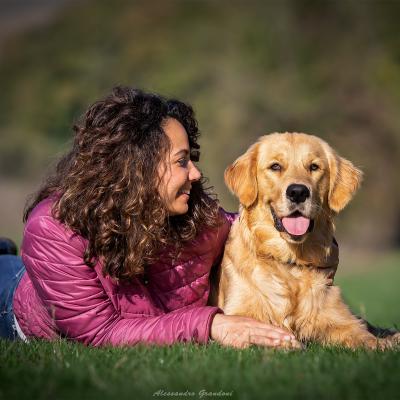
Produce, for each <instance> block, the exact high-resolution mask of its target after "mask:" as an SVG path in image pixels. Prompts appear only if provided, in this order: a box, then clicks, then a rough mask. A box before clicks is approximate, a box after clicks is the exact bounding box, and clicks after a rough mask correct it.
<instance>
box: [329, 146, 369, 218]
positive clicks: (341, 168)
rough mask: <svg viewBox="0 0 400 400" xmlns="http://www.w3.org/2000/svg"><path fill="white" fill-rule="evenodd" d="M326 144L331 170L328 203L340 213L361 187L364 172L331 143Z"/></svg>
mask: <svg viewBox="0 0 400 400" xmlns="http://www.w3.org/2000/svg"><path fill="white" fill-rule="evenodd" d="M325 145H326V147H325V149H326V152H327V156H328V161H329V170H330V177H329V195H328V203H329V208H330V209H331V210H333V211H335V212H336V213H338V212H339V211H341V210H342V209H343V208H344V207H345V206H346V205H347V203H348V202H349V201H350V200H351V199H352V197H353V196H354V194H355V192H356V191H357V189H358V188H359V187H360V185H361V181H362V176H363V173H362V171H360V170H359V169H358V168H356V167H355V166H354V165H353V164H352V163H351V162H350V161H349V160H346V159H345V158H343V157H340V156H339V155H338V154H337V153H336V152H335V151H334V150H333V149H332V148H331V147H330V146H329V145H327V144H326V143H325Z"/></svg>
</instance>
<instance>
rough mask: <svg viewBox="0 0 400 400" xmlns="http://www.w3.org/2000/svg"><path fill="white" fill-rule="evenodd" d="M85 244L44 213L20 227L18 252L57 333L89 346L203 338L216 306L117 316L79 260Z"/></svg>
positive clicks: (201, 340)
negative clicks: (22, 234) (23, 227)
mask: <svg viewBox="0 0 400 400" xmlns="http://www.w3.org/2000/svg"><path fill="white" fill-rule="evenodd" d="M84 249H85V242H84V240H83V239H82V238H81V237H79V236H77V235H74V234H73V233H72V232H71V231H69V230H68V229H67V228H66V227H65V226H64V225H62V224H60V223H59V222H58V221H57V220H55V219H54V218H52V217H51V216H49V215H36V216H33V217H31V218H30V219H29V221H28V223H27V225H26V227H25V234H24V241H23V245H22V258H23V261H24V264H25V266H26V269H27V272H28V274H29V277H30V279H31V280H32V283H33V285H34V288H35V290H36V292H37V293H38V295H39V297H40V299H41V300H42V302H43V304H44V305H45V307H46V309H47V310H48V312H49V313H50V315H51V317H52V318H53V320H54V322H55V325H56V327H57V329H58V330H59V332H60V334H62V335H63V336H66V337H67V338H70V339H73V340H77V341H80V342H83V343H85V344H87V345H93V346H101V345H114V346H117V345H134V344H136V343H153V344H172V343H174V342H185V341H195V342H198V343H206V342H207V341H208V339H209V334H210V326H211V322H212V318H213V316H214V315H215V314H216V313H217V312H219V309H218V308H216V307H207V306H204V307H194V308H191V309H182V310H176V311H174V312H171V313H167V314H163V315H159V316H138V317H134V318H129V319H125V318H122V317H121V316H120V315H119V313H118V311H117V310H116V308H115V307H114V305H113V302H112V301H111V299H110V297H109V295H108V294H107V292H106V290H105V288H104V287H103V286H102V283H101V281H100V279H99V278H98V276H97V273H96V271H95V270H94V269H93V268H90V267H88V266H87V265H85V264H84V262H83V253H84ZM148 301H149V302H151V301H152V300H151V299H150V298H149V299H148Z"/></svg>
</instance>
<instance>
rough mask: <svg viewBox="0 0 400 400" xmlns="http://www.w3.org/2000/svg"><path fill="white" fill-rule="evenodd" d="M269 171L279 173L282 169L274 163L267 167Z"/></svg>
mask: <svg viewBox="0 0 400 400" xmlns="http://www.w3.org/2000/svg"><path fill="white" fill-rule="evenodd" d="M269 169H272V171H280V170H281V169H282V167H281V166H280V164H278V163H274V164H272V165H271V166H270V167H269Z"/></svg>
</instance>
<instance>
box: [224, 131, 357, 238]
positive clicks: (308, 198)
mask: <svg viewBox="0 0 400 400" xmlns="http://www.w3.org/2000/svg"><path fill="white" fill-rule="evenodd" d="M361 178H362V173H361V171H360V170H358V169H357V168H355V167H354V165H353V164H352V163H351V162H350V161H348V160H346V159H344V158H342V157H340V156H338V155H337V154H336V152H335V151H334V150H333V149H332V148H331V147H330V146H329V145H328V144H327V143H326V142H324V141H323V140H321V139H319V138H317V137H315V136H312V135H306V134H303V133H273V134H270V135H265V136H263V137H261V138H260V139H259V141H258V142H257V143H255V144H254V145H253V146H251V147H250V148H249V149H248V151H247V152H246V153H245V154H244V155H242V156H241V157H239V158H238V159H237V160H236V161H235V162H234V163H233V164H232V165H230V166H229V167H228V168H227V169H226V171H225V182H226V184H227V186H228V187H229V189H230V190H231V191H232V192H233V193H234V194H235V195H236V196H237V197H238V198H239V201H240V203H241V205H242V207H244V209H246V210H253V209H258V210H260V209H261V210H262V213H261V214H262V215H264V216H266V217H265V218H267V219H269V221H270V222H273V226H274V228H275V230H276V231H278V232H279V234H280V236H281V237H282V238H283V239H285V240H286V241H288V242H290V243H303V242H304V241H305V240H306V238H307V236H308V234H309V233H310V232H312V231H313V229H314V226H315V224H317V223H318V222H319V221H320V220H321V218H322V217H324V218H326V216H327V215H328V216H329V217H331V216H332V215H333V214H336V213H338V212H339V211H340V210H342V209H343V208H344V207H345V206H346V204H347V203H348V202H349V201H350V200H351V198H352V197H353V195H354V193H355V191H356V190H357V188H358V187H359V185H360V183H361ZM261 214H260V213H259V215H261Z"/></svg>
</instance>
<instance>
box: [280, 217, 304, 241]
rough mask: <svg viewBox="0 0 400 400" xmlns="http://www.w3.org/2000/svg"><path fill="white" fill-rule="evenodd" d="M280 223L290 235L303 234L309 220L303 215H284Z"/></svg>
mask: <svg viewBox="0 0 400 400" xmlns="http://www.w3.org/2000/svg"><path fill="white" fill-rule="evenodd" d="M282 224H283V226H284V227H285V229H286V231H287V232H289V233H290V234H291V235H296V236H298V235H304V234H305V233H306V232H307V229H308V227H309V226H310V220H309V219H308V218H304V217H285V218H282Z"/></svg>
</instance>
